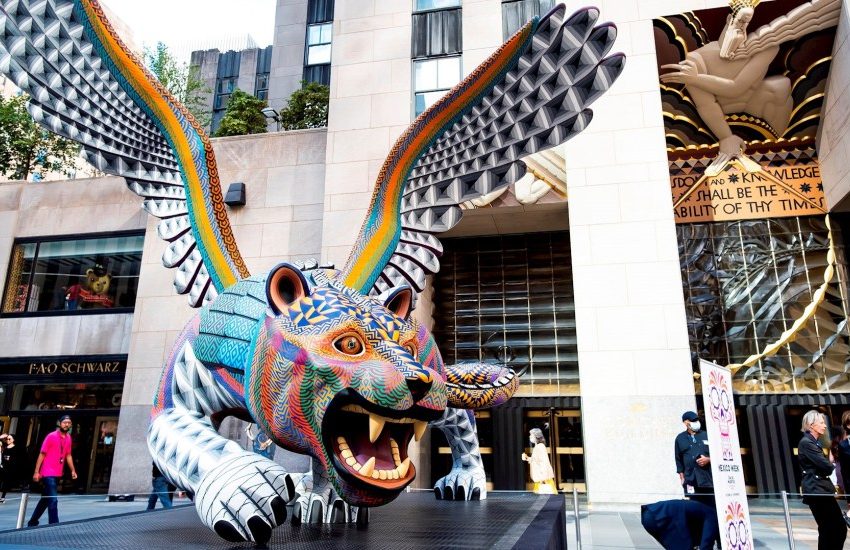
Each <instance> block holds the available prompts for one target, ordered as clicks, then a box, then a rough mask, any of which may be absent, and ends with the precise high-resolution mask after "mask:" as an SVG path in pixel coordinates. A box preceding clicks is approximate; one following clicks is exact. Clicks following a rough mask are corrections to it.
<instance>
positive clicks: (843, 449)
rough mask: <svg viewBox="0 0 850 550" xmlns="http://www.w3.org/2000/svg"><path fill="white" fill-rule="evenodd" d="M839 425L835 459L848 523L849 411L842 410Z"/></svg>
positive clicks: (849, 520)
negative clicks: (840, 432) (840, 435)
mask: <svg viewBox="0 0 850 550" xmlns="http://www.w3.org/2000/svg"><path fill="white" fill-rule="evenodd" d="M841 427H842V428H843V429H844V433H843V434H842V438H841V441H839V442H838V447H837V448H836V449H835V452H836V460H837V461H838V467H839V470H840V472H841V481H842V482H843V485H842V486H841V488H842V490H843V491H844V500H845V501H846V502H847V511H846V512H844V522H845V523H847V524H848V525H850V517H848V514H850V411H844V414H842V415H841Z"/></svg>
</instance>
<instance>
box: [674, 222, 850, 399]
mask: <svg viewBox="0 0 850 550" xmlns="http://www.w3.org/2000/svg"><path fill="white" fill-rule="evenodd" d="M836 226H837V224H836V223H833V224H832V229H831V231H832V235H831V237H832V242H833V247H834V249H835V266H834V268H833V269H830V270H829V272H828V266H829V261H828V258H829V255H830V229H829V228H828V227H827V224H826V220H825V219H824V217H820V216H814V217H795V218H776V219H765V220H744V221H736V222H715V223H704V224H683V225H679V226H677V232H678V238H679V255H680V262H681V268H682V281H683V286H684V292H685V305H686V309H687V316H688V317H687V319H688V331H689V336H690V343H691V350H692V351H693V352H694V353H695V354H697V355H699V356H700V357H702V358H704V359H707V360H710V361H715V362H717V363H719V364H721V365H728V364H730V363H742V362H744V361H745V360H746V359H747V358H748V357H750V356H751V355H756V354H759V353H760V352H761V351H762V350H764V349H765V348H766V347H767V346H768V345H770V344H771V343H773V342H775V341H777V340H778V339H779V338H780V337H781V336H782V335H783V334H784V333H786V331H789V330H795V333H794V338H793V340H792V341H791V342H790V343H789V344H788V345H786V346H782V348H781V349H780V350H779V351H778V352H777V353H775V354H773V355H771V356H769V357H765V358H763V359H761V360H759V361H758V362H757V363H755V364H753V365H751V366H746V367H743V368H740V369H739V370H737V372H735V373H734V383H735V392H736V393H762V392H764V393H798V392H801V393H806V392H824V391H847V390H848V389H850V373H848V372H847V369H846V365H847V363H848V360H850V330H848V326H847V320H848V314H847V309H848V307H847V296H846V292H847V291H846V288H847V280H846V271H847V269H846V262H845V252H844V246H843V242H842V239H841V233H840V230H839V229H838V228H837V227H836ZM830 273H831V275H832V276H831V278H829V277H827V278H828V279H829V281H828V282H827V281H825V274H826V275H829V274H830ZM820 295H822V296H823V299H822V301H821V302H820V303H815V304H814V306H816V307H814V306H813V307H814V310H813V311H812V313H811V314H810V315H808V317H807V319H808V321H807V322H806V323H804V324H802V325H800V326H799V327H798V328H795V322H796V321H797V320H798V319H800V318H802V317H803V316H804V315H807V311H806V310H807V308H808V307H809V306H810V304H813V302H817V301H818V299H819V297H820ZM798 325H799V323H798Z"/></svg>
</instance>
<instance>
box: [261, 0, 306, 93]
mask: <svg viewBox="0 0 850 550" xmlns="http://www.w3.org/2000/svg"><path fill="white" fill-rule="evenodd" d="M306 40H307V0H277V8H276V9H275V17H274V42H273V44H274V48H273V49H272V66H271V71H270V72H269V106H270V107H272V108H274V109H276V110H280V109H281V108H283V107H285V106H286V101H287V100H288V99H289V95H290V94H291V93H292V92H294V91H295V90H297V89H299V88H300V87H301V77H302V76H303V74H304V47H305V46H304V44H305V42H306Z"/></svg>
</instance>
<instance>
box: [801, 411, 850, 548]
mask: <svg viewBox="0 0 850 550" xmlns="http://www.w3.org/2000/svg"><path fill="white" fill-rule="evenodd" d="M802 431H803V437H802V438H801V439H800V443H799V445H798V446H797V458H798V459H799V462H800V469H801V470H802V471H803V483H802V489H803V502H804V503H806V504H808V505H809V508H811V510H812V515H813V516H814V518H815V521H816V522H817V524H818V550H841V549H842V548H843V547H844V539H845V538H847V525H846V524H845V523H844V517H843V514H842V513H841V508H840V507H839V506H838V501H836V500H835V485H834V484H833V482H832V480H831V479H829V476H830V474H831V473H832V471H833V470H834V469H835V466H834V465H833V464H832V463H831V462H830V461H829V460H827V458H826V456H824V453H823V446H822V445H821V443H820V441H819V440H820V438H821V436H823V434H824V433H826V421H825V420H824V417H823V414H821V413H820V412H819V411H814V410H812V411H809V412H807V413H806V414H804V415H803V426H802Z"/></svg>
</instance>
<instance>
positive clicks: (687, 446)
mask: <svg viewBox="0 0 850 550" xmlns="http://www.w3.org/2000/svg"><path fill="white" fill-rule="evenodd" d="M682 422H684V424H685V431H683V432H682V433H680V434H679V435H677V436H676V441H675V444H674V449H675V459H676V472H678V474H679V483H681V484H682V489H683V490H684V492H685V495H686V496H688V497H689V498H691V499H692V500H697V501H700V502H702V503H704V504H707V505H709V506H711V507H712V508H713V507H714V480H713V478H712V476H711V456H710V455H709V450H708V434H707V433H706V432H705V430H703V429H702V425H701V424H700V421H699V416H697V413H695V412H694V411H687V412H686V413H685V414H683V415H682Z"/></svg>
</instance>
